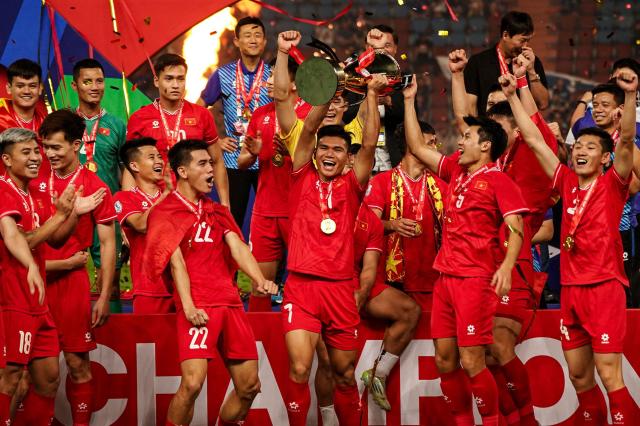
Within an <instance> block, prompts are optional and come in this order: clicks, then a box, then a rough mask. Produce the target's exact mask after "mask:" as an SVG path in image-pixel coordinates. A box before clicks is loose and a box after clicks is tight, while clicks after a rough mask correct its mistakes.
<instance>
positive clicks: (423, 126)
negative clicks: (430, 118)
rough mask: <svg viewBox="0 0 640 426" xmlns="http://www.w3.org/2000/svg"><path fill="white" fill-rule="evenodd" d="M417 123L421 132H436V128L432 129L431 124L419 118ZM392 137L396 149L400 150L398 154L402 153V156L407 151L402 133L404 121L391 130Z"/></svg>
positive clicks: (405, 139)
mask: <svg viewBox="0 0 640 426" xmlns="http://www.w3.org/2000/svg"><path fill="white" fill-rule="evenodd" d="M418 125H419V126H420V132H422V133H426V134H429V135H435V134H436V129H434V128H433V126H432V125H431V124H429V123H427V122H426V121H421V120H419V121H418ZM393 137H394V139H395V140H396V142H397V145H398V149H399V150H400V154H402V156H403V157H404V156H405V154H406V153H407V138H406V137H405V133H404V123H400V124H399V125H398V126H397V127H396V130H395V131H394V132H393Z"/></svg>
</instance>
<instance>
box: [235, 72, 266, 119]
mask: <svg viewBox="0 0 640 426" xmlns="http://www.w3.org/2000/svg"><path fill="white" fill-rule="evenodd" d="M263 74H264V61H262V60H260V64H259V65H258V69H257V71H256V74H255V76H254V77H253V84H252V85H251V89H250V90H249V93H247V90H246V87H245V85H244V73H243V72H242V66H241V65H240V59H238V63H237V65H236V102H237V105H238V107H237V111H238V118H242V112H243V110H247V109H248V110H251V98H255V99H254V109H255V107H257V106H258V100H259V98H260V87H261V86H262V75H263Z"/></svg>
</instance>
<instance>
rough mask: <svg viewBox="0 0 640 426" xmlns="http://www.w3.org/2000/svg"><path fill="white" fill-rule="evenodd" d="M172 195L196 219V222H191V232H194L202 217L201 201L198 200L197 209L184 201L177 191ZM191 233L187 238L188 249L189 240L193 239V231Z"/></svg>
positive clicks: (187, 201)
mask: <svg viewBox="0 0 640 426" xmlns="http://www.w3.org/2000/svg"><path fill="white" fill-rule="evenodd" d="M173 194H174V195H175V196H176V197H177V198H178V200H180V202H182V204H184V205H185V206H186V207H187V208H188V209H189V211H190V212H191V213H193V214H194V215H195V217H196V221H195V222H193V230H195V229H196V228H197V227H198V226H199V225H200V218H201V217H202V200H198V209H197V210H196V208H195V207H194V206H193V203H192V202H191V201H189V200H187V199H185V198H184V197H183V196H182V195H180V193H179V192H178V191H173ZM193 230H192V231H191V236H190V237H189V248H191V240H192V239H193V234H194V231H193Z"/></svg>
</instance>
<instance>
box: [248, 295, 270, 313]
mask: <svg viewBox="0 0 640 426" xmlns="http://www.w3.org/2000/svg"><path fill="white" fill-rule="evenodd" d="M249 312H271V296H254V295H253V294H252V295H251V296H249Z"/></svg>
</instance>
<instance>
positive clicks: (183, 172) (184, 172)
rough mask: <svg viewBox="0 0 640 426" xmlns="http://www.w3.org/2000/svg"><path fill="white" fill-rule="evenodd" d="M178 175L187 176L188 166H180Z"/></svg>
mask: <svg viewBox="0 0 640 426" xmlns="http://www.w3.org/2000/svg"><path fill="white" fill-rule="evenodd" d="M178 177H180V179H186V178H187V168H186V167H185V166H179V167H178Z"/></svg>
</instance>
